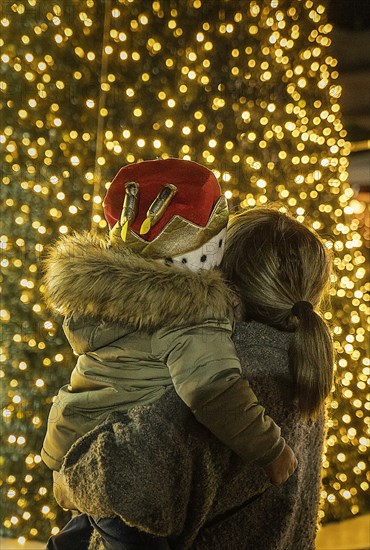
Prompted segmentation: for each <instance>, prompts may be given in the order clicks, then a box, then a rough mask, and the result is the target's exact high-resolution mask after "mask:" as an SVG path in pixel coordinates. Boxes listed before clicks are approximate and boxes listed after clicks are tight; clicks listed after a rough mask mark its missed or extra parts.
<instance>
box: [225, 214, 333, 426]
mask: <svg viewBox="0 0 370 550" xmlns="http://www.w3.org/2000/svg"><path fill="white" fill-rule="evenodd" d="M331 263H332V262H331V256H330V255H329V253H328V252H327V250H326V249H325V247H324V245H323V243H322V241H321V240H320V238H319V237H318V235H317V234H316V233H315V232H314V231H311V230H310V229H308V228H307V227H305V226H304V225H302V224H301V223H300V222H298V221H297V220H295V219H294V218H293V217H292V216H290V215H288V214H284V213H282V212H280V211H279V210H277V209H276V208H274V207H268V208H254V209H251V210H248V211H243V212H241V213H239V214H236V215H235V216H234V217H232V218H231V220H230V222H229V226H228V234H227V239H226V249H225V254H224V258H223V261H222V264H221V269H222V271H223V273H224V275H225V278H226V279H227V281H228V282H229V284H230V285H231V287H232V288H233V289H234V290H235V291H236V292H237V293H238V295H239V297H240V299H241V303H242V311H243V318H244V320H251V319H253V320H255V321H260V322H262V323H265V324H267V325H271V326H273V327H275V328H277V329H280V330H283V331H294V338H293V340H292V343H291V345H290V349H289V368H290V372H291V375H292V378H293V384H294V386H293V391H294V397H295V398H296V399H297V402H298V407H299V410H300V412H301V416H302V417H303V418H306V419H307V418H315V417H316V416H317V414H318V413H319V411H320V409H321V405H322V403H323V402H324V400H325V398H326V396H327V395H328V393H329V392H330V389H331V385H332V377H333V344H332V339H331V335H330V332H329V329H328V326H327V324H326V322H325V321H324V319H323V318H322V317H321V316H320V314H319V313H318V311H317V308H318V307H319V305H320V302H321V300H322V298H323V297H324V295H326V294H327V290H328V287H329V280H330V273H331Z"/></svg>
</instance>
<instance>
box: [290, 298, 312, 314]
mask: <svg viewBox="0 0 370 550" xmlns="http://www.w3.org/2000/svg"><path fill="white" fill-rule="evenodd" d="M312 310H313V305H312V304H311V302H306V301H304V300H302V301H300V302H296V303H295V304H294V306H293V307H292V313H293V315H296V316H297V317H299V316H300V315H302V313H304V312H306V311H312Z"/></svg>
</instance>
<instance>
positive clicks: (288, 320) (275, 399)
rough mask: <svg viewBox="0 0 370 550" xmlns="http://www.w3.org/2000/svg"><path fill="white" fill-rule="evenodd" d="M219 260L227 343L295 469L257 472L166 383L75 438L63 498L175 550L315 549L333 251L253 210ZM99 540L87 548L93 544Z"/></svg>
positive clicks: (291, 223) (235, 224) (278, 218)
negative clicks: (228, 298)
mask: <svg viewBox="0 0 370 550" xmlns="http://www.w3.org/2000/svg"><path fill="white" fill-rule="evenodd" d="M222 269H223V272H224V274H225V277H226V279H227V280H228V282H229V283H230V285H231V287H232V288H233V290H234V291H235V292H236V294H237V295H238V296H239V299H238V300H237V303H236V310H237V312H238V315H239V316H240V321H239V323H238V324H237V327H236V330H235V334H234V341H235V344H236V349H237V352H238V354H239V357H240V358H241V362H242V366H243V371H244V374H245V377H246V378H247V379H248V381H249V382H250V384H251V386H252V388H253V389H254V391H255V393H256V394H257V396H258V398H259V401H260V402H261V404H262V405H264V406H265V408H266V412H267V413H268V414H269V415H271V416H273V417H274V418H275V420H276V422H277V423H278V424H279V425H280V426H281V428H282V435H283V436H284V437H285V439H286V441H287V443H288V444H289V445H290V446H291V447H292V448H293V449H294V451H295V453H296V456H297V458H298V469H297V471H296V473H295V474H294V475H293V476H291V478H290V479H289V480H288V481H287V482H286V483H285V484H284V485H282V486H279V487H274V486H272V485H271V483H270V482H269V480H268V477H267V475H266V473H265V472H264V471H263V470H262V469H260V468H258V467H257V466H255V465H253V464H247V465H246V464H245V463H244V462H242V461H241V459H239V458H238V457H237V456H236V455H235V454H233V453H232V452H230V451H229V450H228V449H227V448H226V447H224V446H223V445H222V444H221V443H220V442H219V441H217V440H216V439H215V438H214V437H213V436H212V435H211V434H210V433H209V432H208V431H207V430H206V429H205V428H204V427H203V426H202V425H201V424H198V423H197V422H196V421H195V420H194V418H193V416H192V414H191V413H190V412H189V410H188V409H187V408H186V406H185V405H184V404H183V403H182V402H181V400H180V399H179V398H178V397H177V396H176V393H175V391H174V390H172V389H171V390H169V391H168V392H166V394H165V395H164V396H163V397H162V398H161V399H160V400H159V401H158V402H156V403H155V404H154V405H151V406H148V407H137V408H135V409H133V410H131V411H130V413H129V419H130V421H128V419H127V417H126V416H124V415H121V414H120V413H115V415H112V417H110V420H109V422H107V423H105V424H103V425H101V426H100V427H98V428H96V429H95V430H93V431H92V432H90V433H89V434H87V435H86V436H84V437H83V438H81V439H80V440H79V441H78V442H77V443H76V444H75V445H74V446H73V447H72V449H71V451H70V452H69V454H68V455H67V457H66V460H65V463H64V468H63V474H64V476H65V479H66V482H67V483H68V485H69V488H70V497H71V500H72V501H73V502H74V503H75V505H76V506H77V508H78V509H79V510H81V511H83V512H85V513H88V514H90V515H92V516H93V517H94V518H95V519H96V521H98V520H99V518H100V517H103V516H104V517H106V516H109V515H114V514H117V515H118V516H120V517H121V518H122V519H124V520H125V522H126V523H127V524H129V525H133V526H135V527H137V528H138V529H139V530H143V531H146V532H149V533H152V534H154V535H156V536H162V537H167V541H168V544H169V546H170V548H173V549H178V550H180V549H182V550H185V549H190V548H192V549H195V550H223V549H225V550H227V549H229V548H230V549H231V548H232V549H233V550H242V549H244V548H248V549H253V550H274V549H275V550H283V549H284V550H288V549H289V550H293V549H294V550H296V549H299V550H312V549H313V548H314V539H315V532H316V518H317V510H318V503H319V492H320V469H321V452H322V444H323V438H324V410H323V403H324V400H325V397H326V396H327V395H328V393H329V391H330V388H331V383H332V372H333V348H332V342H331V338H330V334H329V331H328V328H327V326H326V324H325V322H324V321H323V319H322V318H321V316H320V315H319V313H318V308H319V305H320V302H321V300H322V298H323V297H324V295H325V292H326V290H327V287H328V283H329V276H330V258H329V257H328V254H327V252H326V250H325V247H324V246H323V244H322V243H321V241H320V239H319V238H318V237H317V235H316V234H315V233H313V232H312V231H310V230H309V229H307V228H306V227H304V226H303V225H301V224H300V223H299V222H297V221H296V220H295V219H293V218H291V217H289V216H288V215H286V214H283V213H281V212H279V211H278V210H276V209H266V208H264V209H253V210H250V211H248V212H242V213H241V214H239V215H237V216H235V217H234V218H233V220H232V221H231V223H230V227H229V230H228V239H227V245H226V251H225V256H224V260H223V265H222ZM243 405H244V404H243V403H242V402H241V403H240V410H243ZM206 414H207V415H212V402H210V403H209V408H208V409H207V411H206ZM200 421H201V419H200ZM220 422H222V419H221V420H220ZM94 538H95V540H94V541H92V542H91V544H90V548H91V549H92V548H99V541H98V537H97V536H95V537H94ZM125 548H128V547H127V546H125Z"/></svg>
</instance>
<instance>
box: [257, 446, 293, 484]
mask: <svg viewBox="0 0 370 550" xmlns="http://www.w3.org/2000/svg"><path fill="white" fill-rule="evenodd" d="M297 466H298V461H297V458H296V456H295V454H294V452H293V451H292V449H291V448H290V447H289V445H287V444H285V447H284V449H283V451H282V452H281V453H280V454H279V456H278V457H276V458H275V460H273V461H272V462H270V464H268V465H267V466H265V467H264V470H265V472H266V473H267V474H268V476H269V477H270V480H271V483H273V484H274V485H281V484H282V483H285V481H286V480H287V479H288V478H289V477H290V476H291V475H292V474H293V473H294V472H295V470H296V468H297Z"/></svg>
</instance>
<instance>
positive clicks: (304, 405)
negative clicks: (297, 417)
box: [289, 302, 333, 419]
mask: <svg viewBox="0 0 370 550" xmlns="http://www.w3.org/2000/svg"><path fill="white" fill-rule="evenodd" d="M304 304H309V306H310V307H308V306H305V305H304ZM291 315H292V316H294V317H297V320H296V321H297V324H296V329H295V332H294V338H293V340H292V343H291V345H290V348H289V369H290V372H291V375H292V378H293V390H294V397H295V398H296V399H297V402H298V408H299V410H300V412H301V415H302V417H303V418H305V419H309V418H311V419H314V418H315V417H316V416H317V415H318V413H319V412H320V409H321V405H322V403H323V401H324V400H325V398H326V397H327V395H328V394H329V392H330V389H331V386H332V378H333V343H332V338H331V335H330V332H329V328H328V326H327V324H326V323H325V321H324V320H323V319H322V318H321V317H320V315H319V314H318V313H316V312H315V311H314V309H313V307H312V305H311V304H310V303H309V302H297V303H296V304H295V305H294V306H293V308H292V312H291Z"/></svg>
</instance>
